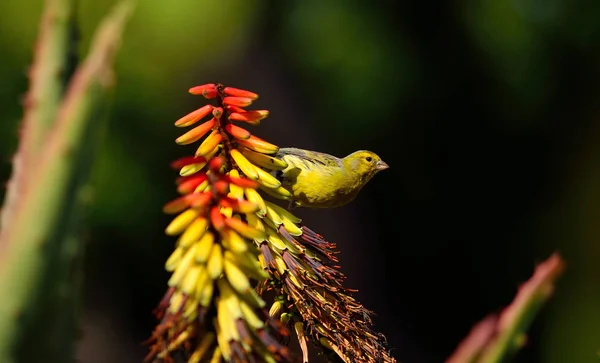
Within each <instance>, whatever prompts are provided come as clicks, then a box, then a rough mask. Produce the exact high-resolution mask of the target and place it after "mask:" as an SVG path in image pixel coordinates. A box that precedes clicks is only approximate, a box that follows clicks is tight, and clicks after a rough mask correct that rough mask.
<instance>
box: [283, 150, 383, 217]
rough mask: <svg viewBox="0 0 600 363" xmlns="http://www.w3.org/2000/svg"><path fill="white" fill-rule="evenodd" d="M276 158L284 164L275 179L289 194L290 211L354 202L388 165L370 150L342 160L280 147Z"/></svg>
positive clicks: (337, 205) (355, 153)
mask: <svg viewBox="0 0 600 363" xmlns="http://www.w3.org/2000/svg"><path fill="white" fill-rule="evenodd" d="M275 157H276V158H278V159H280V160H283V161H285V162H286V163H287V167H286V168H285V169H283V170H278V171H275V172H274V176H275V177H276V178H277V179H278V180H279V181H280V182H281V186H282V187H284V188H285V189H286V190H288V191H289V192H290V193H291V194H292V199H291V200H290V204H289V209H293V208H296V207H307V208H336V207H341V206H344V205H346V204H348V203H350V202H351V201H353V200H354V199H355V198H356V196H357V195H358V193H359V192H360V190H361V189H362V188H363V187H364V186H365V185H366V184H367V183H368V182H369V180H371V178H373V176H375V174H377V173H378V172H380V171H382V170H385V169H388V168H389V165H388V164H387V163H386V162H384V161H383V160H381V158H380V157H379V156H378V155H377V154H375V153H374V152H372V151H368V150H359V151H355V152H353V153H351V154H349V155H347V156H345V157H343V158H338V157H335V156H333V155H329V154H325V153H322V152H317V151H310V150H304V149H298V148H281V149H279V151H278V152H277V154H276V155H275Z"/></svg>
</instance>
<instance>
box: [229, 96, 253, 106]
mask: <svg viewBox="0 0 600 363" xmlns="http://www.w3.org/2000/svg"><path fill="white" fill-rule="evenodd" d="M223 104H224V105H232V106H239V107H247V106H250V105H251V104H252V98H247V97H223Z"/></svg>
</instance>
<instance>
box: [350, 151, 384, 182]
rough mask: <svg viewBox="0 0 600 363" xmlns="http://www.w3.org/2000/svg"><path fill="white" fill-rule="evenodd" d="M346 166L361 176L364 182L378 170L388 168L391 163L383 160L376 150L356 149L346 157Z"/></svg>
mask: <svg viewBox="0 0 600 363" xmlns="http://www.w3.org/2000/svg"><path fill="white" fill-rule="evenodd" d="M343 160H344V164H345V165H346V167H347V168H348V169H349V170H350V171H352V172H355V173H357V174H359V175H360V176H361V179H362V180H363V182H364V183H366V182H367V181H369V180H370V179H371V178H372V177H373V176H374V175H375V174H377V173H378V172H380V171H382V170H385V169H388V168H389V165H388V164H387V163H386V162H384V161H383V160H381V158H380V157H379V156H378V155H377V154H375V153H374V152H371V151H367V150H359V151H355V152H353V153H352V154H350V155H348V156H346V157H345V158H344V159H343Z"/></svg>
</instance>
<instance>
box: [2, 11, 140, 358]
mask: <svg viewBox="0 0 600 363" xmlns="http://www.w3.org/2000/svg"><path fill="white" fill-rule="evenodd" d="M131 10H132V4H131V3H130V2H123V3H121V4H119V5H118V6H117V8H115V10H114V12H113V13H112V14H111V15H110V16H109V17H107V18H106V19H105V20H104V21H103V23H102V24H101V26H100V28H99V30H98V31H97V33H96V36H95V39H94V41H93V42H92V46H91V50H90V53H89V55H88V56H87V58H86V60H85V61H84V62H83V64H82V65H81V66H80V67H79V68H78V69H77V71H76V72H75V74H74V75H73V77H72V79H71V82H70V84H69V86H68V89H67V91H66V94H65V97H64V100H63V102H62V103H61V104H60V108H59V110H58V113H57V117H56V121H55V122H54V123H53V125H52V129H51V130H49V132H48V133H47V136H46V138H45V141H44V145H43V147H44V149H43V152H41V153H39V155H38V156H37V158H39V160H38V162H37V163H36V167H35V168H34V169H29V170H27V173H28V175H27V178H28V179H29V180H30V182H29V184H28V185H27V193H25V194H22V195H20V196H19V198H18V199H17V200H16V203H17V205H16V209H15V210H14V211H13V214H12V216H11V218H10V223H8V224H6V225H4V229H3V233H2V236H1V238H0V245H2V244H3V245H4V246H3V250H2V253H1V254H0V296H2V304H0V362H3V363H17V362H20V361H39V362H41V361H44V362H52V361H55V362H65V361H67V360H72V351H69V348H71V347H72V342H64V341H60V344H59V345H58V346H55V347H54V348H53V349H54V352H49V351H48V349H50V348H51V347H50V346H51V345H52V344H40V343H43V342H45V341H46V340H51V341H52V340H53V338H55V337H51V336H47V335H45V334H44V333H43V332H45V331H47V329H48V326H44V324H52V323H64V324H69V323H68V321H67V319H65V320H62V321H60V320H59V321H58V322H56V321H55V320H56V319H53V318H52V317H53V316H54V315H53V314H54V313H55V312H54V311H51V310H49V309H52V308H53V307H56V305H57V301H58V302H60V299H58V300H53V299H55V298H56V296H63V297H64V296H66V295H68V294H71V293H73V291H74V290H76V289H77V287H76V286H73V282H74V280H77V276H75V277H74V278H72V277H73V276H72V274H73V273H75V272H74V271H76V267H77V264H78V263H77V261H80V259H81V251H82V248H81V245H80V241H78V239H77V238H72V236H73V235H74V234H76V233H77V230H76V227H77V226H79V224H80V223H79V221H78V220H77V219H78V217H79V210H78V208H79V206H80V205H81V204H80V203H81V201H82V199H85V196H86V190H85V182H86V180H87V172H88V168H89V165H90V164H91V162H92V160H91V157H92V155H93V151H94V150H93V149H94V144H95V141H96V137H97V132H96V130H97V129H96V127H98V125H99V124H101V123H100V121H101V120H100V119H99V118H100V116H102V115H103V113H104V112H105V110H106V105H107V101H108V99H107V98H108V96H109V91H110V90H111V88H112V86H113V85H114V79H113V72H112V68H113V61H114V57H115V55H116V51H117V48H118V45H119V41H120V37H121V34H122V31H123V27H124V24H125V22H126V20H127V18H128V16H129V14H130V12H131ZM74 269H75V270H74ZM68 301H71V300H68ZM62 312H64V309H63V310H62ZM67 313H68V312H67ZM66 318H72V317H66ZM50 330H52V329H50ZM71 338H72V337H71ZM71 340H72V339H71ZM57 344H58V343H57ZM40 345H41V347H42V348H46V349H40ZM32 347H35V349H32ZM52 353H56V355H54V356H53V354H52ZM49 356H50V359H49ZM23 357H27V359H23ZM53 358H54V359H53Z"/></svg>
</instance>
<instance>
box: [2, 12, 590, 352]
mask: <svg viewBox="0 0 600 363" xmlns="http://www.w3.org/2000/svg"><path fill="white" fill-rule="evenodd" d="M112 3H113V1H112V0H94V1H91V0H82V1H80V7H79V16H78V17H79V22H80V25H81V43H80V51H81V52H82V53H83V52H84V51H85V50H86V49H87V46H88V44H89V40H90V36H91V34H92V31H93V29H94V28H95V26H96V25H97V23H98V21H99V19H100V18H101V16H102V15H103V14H105V13H106V11H107V10H108V9H109V7H110V5H112ZM41 6H42V3H41V0H22V1H10V0H9V1H1V2H0V54H1V57H0V80H1V84H0V120H1V122H0V156H1V157H2V164H1V168H0V178H1V179H2V180H7V178H8V177H9V175H10V169H11V164H10V157H11V155H12V153H13V152H14V150H15V147H16V142H17V135H18V125H19V120H20V117H21V108H20V100H21V98H22V96H23V94H24V92H25V90H26V89H27V79H26V71H27V67H28V65H29V63H30V60H31V51H32V47H33V42H34V38H35V35H36V32H37V23H38V20H39V16H40V12H41ZM598 19H600V2H598V1H583V0H546V1H541V0H520V1H519V0H512V1H509V0H506V1H501V0H500V1H489V0H464V1H445V2H439V3H438V2H427V1H416V0H413V1H400V0H398V1H341V0H340V1H335V0H331V1H330V0H327V1H325V0H295V1H284V2H281V1H275V0H272V1H259V0H218V1H217V0H213V1H198V0H180V1H171V2H169V1H159V0H145V1H140V3H139V6H138V8H137V11H136V13H135V16H134V18H133V20H132V22H131V24H130V26H129V28H128V31H127V34H126V36H125V40H124V44H123V47H122V51H121V53H120V56H119V61H118V87H117V90H116V93H115V96H114V106H113V109H112V115H111V117H110V125H109V128H108V132H107V135H106V137H105V141H104V144H103V147H102V150H101V153H100V156H99V159H98V160H97V162H96V164H95V169H94V179H95V185H96V191H95V205H94V207H93V210H92V213H91V220H90V228H89V234H88V236H87V239H88V254H87V261H86V284H85V310H84V316H83V319H82V334H81V336H82V337H81V344H80V348H79V351H78V358H79V361H80V362H81V363H104V362H124V363H128V362H132V363H134V362H139V361H140V359H141V358H142V357H143V356H144V355H145V353H146V350H145V347H144V346H142V345H141V341H143V340H144V339H146V338H147V337H148V336H149V334H150V332H151V329H152V328H153V325H154V323H155V322H154V318H153V316H152V315H151V311H152V309H153V308H154V307H155V305H156V304H157V302H158V301H159V299H160V298H161V296H162V294H163V293H164V291H165V286H166V281H167V278H168V274H167V273H166V272H165V271H164V270H163V264H164V261H165V259H166V258H167V256H168V255H169V253H170V250H171V249H172V246H173V243H174V240H173V239H172V238H168V237H166V236H165V235H164V234H163V230H164V227H165V226H166V225H167V223H168V221H169V216H165V215H163V214H162V213H161V207H162V205H163V204H164V203H165V202H167V201H168V200H169V199H171V198H173V197H174V196H175V195H176V191H175V188H174V179H175V177H176V173H175V172H174V171H172V170H171V169H170V168H169V162H170V161H172V160H173V159H174V158H176V157H178V156H182V155H186V154H189V153H190V150H192V149H190V148H185V147H179V146H177V145H176V144H175V143H174V142H173V140H174V139H175V138H176V137H177V136H178V135H179V133H180V131H181V130H178V129H176V128H175V127H173V122H174V121H175V120H176V119H178V118H179V117H180V116H182V115H184V114H186V113H188V112H189V111H192V110H193V109H195V108H197V107H199V106H200V105H202V104H203V101H202V99H199V98H197V97H193V96H190V95H188V94H187V89H188V88H189V87H191V86H194V85H197V84H202V83H208V82H221V83H225V84H227V85H231V86H234V87H240V88H245V89H249V90H252V91H255V92H257V93H259V94H260V96H261V98H260V100H259V101H258V102H256V103H255V106H256V108H266V109H269V110H271V116H270V117H269V118H268V119H266V120H265V121H264V122H263V126H262V127H260V128H258V129H256V133H257V134H258V135H260V136H264V137H266V138H268V140H271V141H272V142H275V143H277V144H279V145H281V146H296V147H302V148H309V149H317V150H320V151H324V152H328V153H331V154H334V155H338V156H343V155H345V154H347V153H350V152H352V151H354V150H357V149H369V150H373V151H375V152H377V153H378V154H379V155H381V157H382V158H383V159H384V160H385V161H387V162H388V164H389V165H390V166H391V169H390V170H387V171H385V172H383V173H381V174H379V175H377V177H375V178H374V180H373V181H372V182H371V183H370V184H369V185H368V186H367V187H366V188H365V189H364V191H363V192H362V193H361V195H360V196H359V198H358V199H357V200H356V201H355V202H354V203H352V204H351V205H349V206H347V207H344V208H341V209H335V210H324V211H323V210H319V211H312V210H298V215H299V216H301V217H303V218H304V220H305V221H306V222H307V224H309V225H310V226H311V228H313V229H315V230H317V231H319V232H320V233H322V234H324V235H326V236H327V237H328V238H329V239H330V240H332V241H333V242H336V243H338V245H339V247H340V249H341V251H342V252H341V256H340V258H341V262H342V266H343V270H344V272H346V273H347V275H348V276H349V278H348V281H347V284H348V285H349V286H351V287H355V288H358V289H359V290H360V292H359V293H358V294H357V296H358V298H359V300H360V301H362V302H363V303H364V304H365V305H366V306H367V307H368V308H370V309H372V310H374V311H375V312H376V313H377V314H378V315H377V318H376V329H377V330H379V331H381V332H383V333H385V334H386V335H387V337H388V341H389V344H390V346H391V347H392V348H393V353H394V355H395V357H396V358H397V359H399V361H401V362H406V363H422V362H441V361H443V359H444V358H446V357H447V356H448V355H449V354H450V353H451V352H452V351H453V349H454V347H455V346H456V345H457V343H458V342H459V341H460V340H461V339H462V338H463V337H464V336H465V335H466V334H467V333H468V331H469V329H470V327H471V326H472V324H474V323H475V322H477V321H479V320H480V319H481V318H483V317H484V316H485V315H487V314H488V313H489V312H494V311H499V310H500V309H501V308H502V307H503V306H505V305H506V304H508V303H509V302H510V301H511V299H512V297H513V296H514V294H515V292H516V288H517V287H518V285H519V284H520V283H522V282H523V281H525V280H526V279H527V278H528V277H529V276H530V274H531V272H532V271H533V268H534V266H535V264H536V263H538V262H540V261H541V260H542V259H545V258H546V257H548V256H549V255H550V254H551V253H552V252H553V251H555V250H558V251H560V252H561V253H562V254H563V255H564V257H565V259H566V260H567V263H568V269H567V272H566V274H565V276H564V277H563V278H562V279H561V280H560V281H559V285H558V289H557V291H556V294H555V296H554V297H553V299H552V300H551V301H550V303H549V304H548V306H546V307H545V308H544V310H543V312H542V313H541V315H540V316H538V318H537V319H536V321H535V324H534V326H533V328H532V329H531V334H530V336H529V340H528V344H527V346H526V347H525V349H524V350H523V351H522V352H521V353H520V355H519V357H518V359H517V361H518V362H544V363H554V362H557V363H558V362H591V361H596V360H597V352H598V350H600V288H599V284H598V276H600V243H599V241H600V240H599V238H600V127H599V126H600V123H599V121H600V103H599V102H598V100H599V96H600V82H599V81H600V46H599V45H600V21H598ZM597 226H598V227H597Z"/></svg>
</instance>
